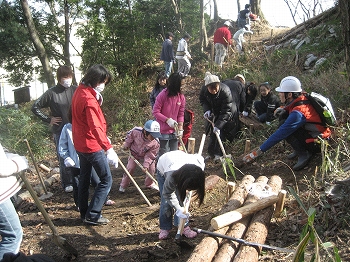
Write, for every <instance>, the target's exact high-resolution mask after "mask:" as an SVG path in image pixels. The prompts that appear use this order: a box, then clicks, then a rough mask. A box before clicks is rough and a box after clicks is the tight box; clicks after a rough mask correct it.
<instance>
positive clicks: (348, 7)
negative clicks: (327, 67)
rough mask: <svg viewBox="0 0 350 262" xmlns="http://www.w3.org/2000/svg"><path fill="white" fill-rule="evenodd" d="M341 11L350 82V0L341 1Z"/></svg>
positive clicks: (346, 63)
mask: <svg viewBox="0 0 350 262" xmlns="http://www.w3.org/2000/svg"><path fill="white" fill-rule="evenodd" d="M339 9H340V13H341V24H342V28H343V37H344V45H345V61H344V62H345V65H346V71H347V76H348V80H349V81H350V57H349V56H350V3H349V0H339Z"/></svg>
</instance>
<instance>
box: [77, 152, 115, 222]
mask: <svg viewBox="0 0 350 262" xmlns="http://www.w3.org/2000/svg"><path fill="white" fill-rule="evenodd" d="M77 153H78V156H79V160H80V175H79V185H78V203H79V210H80V217H81V218H82V219H84V218H87V219H90V220H92V221H97V220H98V219H99V218H100V216H101V210H102V207H103V204H104V203H105V201H106V198H107V196H108V194H109V191H110V190H111V187H112V174H111V170H110V168H109V165H108V162H107V158H106V155H105V152H104V150H100V151H97V152H95V153H80V152H77ZM92 167H93V168H94V169H95V171H96V173H97V175H98V177H99V178H100V182H99V183H98V185H97V186H96V187H95V192H94V195H93V196H92V199H91V201H90V204H89V187H90V181H91V171H92Z"/></svg>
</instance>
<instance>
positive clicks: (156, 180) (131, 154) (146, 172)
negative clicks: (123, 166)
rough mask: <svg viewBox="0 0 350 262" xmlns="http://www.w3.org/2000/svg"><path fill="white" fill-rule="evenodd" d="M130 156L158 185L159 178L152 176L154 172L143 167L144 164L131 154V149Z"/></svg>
mask: <svg viewBox="0 0 350 262" xmlns="http://www.w3.org/2000/svg"><path fill="white" fill-rule="evenodd" d="M129 157H130V158H131V159H132V160H134V162H135V163H136V164H137V165H138V166H139V168H141V169H142V171H143V172H144V173H145V174H146V175H147V176H148V177H149V178H150V179H152V180H153V182H154V183H155V184H156V185H157V186H158V182H157V180H156V179H155V178H154V177H153V176H152V174H151V173H150V172H148V170H146V169H144V168H143V165H141V163H140V162H139V161H138V160H137V159H136V158H135V157H134V156H133V155H132V154H131V151H130V150H129Z"/></svg>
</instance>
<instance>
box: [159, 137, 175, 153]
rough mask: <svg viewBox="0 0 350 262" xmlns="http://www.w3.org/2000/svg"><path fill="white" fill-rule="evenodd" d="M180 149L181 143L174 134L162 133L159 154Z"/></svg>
mask: <svg viewBox="0 0 350 262" xmlns="http://www.w3.org/2000/svg"><path fill="white" fill-rule="evenodd" d="M178 149H179V144H178V141H177V138H176V136H175V135H174V134H162V136H161V137H160V138H159V153H158V155H159V156H161V155H163V154H164V153H166V152H169V151H174V150H178Z"/></svg>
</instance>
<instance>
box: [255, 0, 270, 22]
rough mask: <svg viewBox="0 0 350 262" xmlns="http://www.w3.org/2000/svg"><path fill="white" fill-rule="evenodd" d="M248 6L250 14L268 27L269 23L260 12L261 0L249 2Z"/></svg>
mask: <svg viewBox="0 0 350 262" xmlns="http://www.w3.org/2000/svg"><path fill="white" fill-rule="evenodd" d="M250 5H251V11H252V13H253V14H256V15H257V16H259V17H260V23H262V24H265V25H269V22H268V21H267V20H266V18H265V16H264V13H263V11H262V10H261V0H250Z"/></svg>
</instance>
